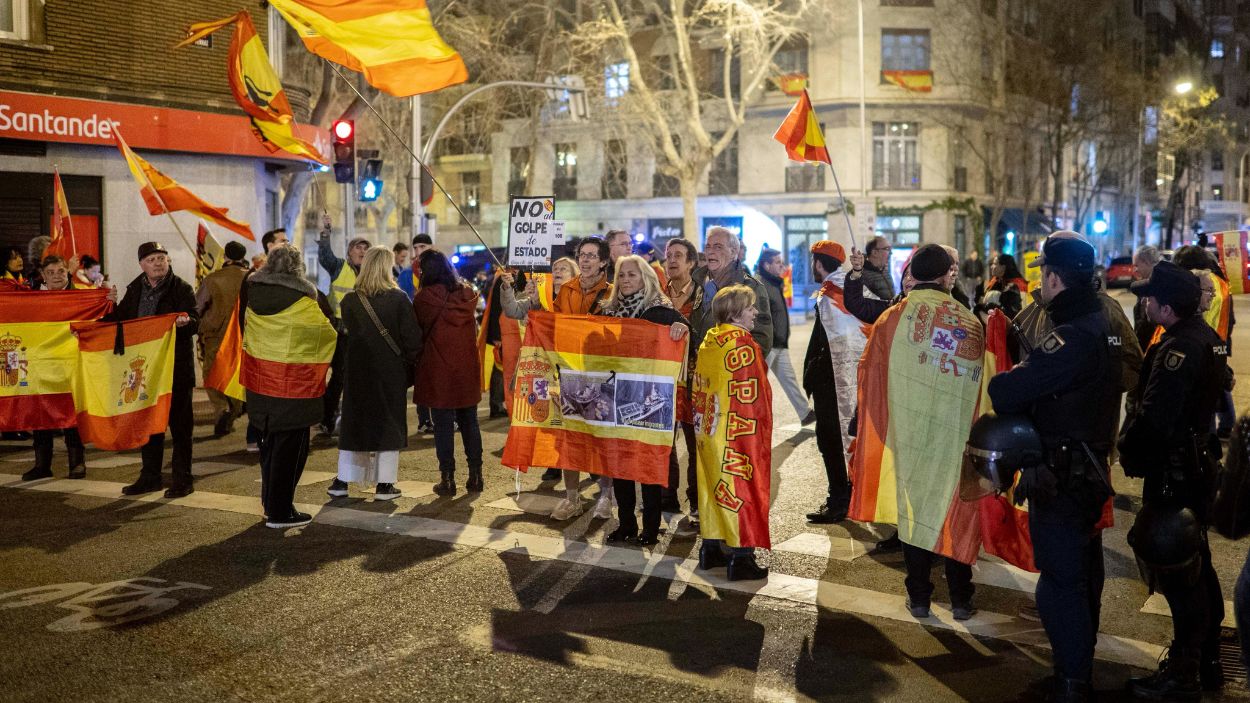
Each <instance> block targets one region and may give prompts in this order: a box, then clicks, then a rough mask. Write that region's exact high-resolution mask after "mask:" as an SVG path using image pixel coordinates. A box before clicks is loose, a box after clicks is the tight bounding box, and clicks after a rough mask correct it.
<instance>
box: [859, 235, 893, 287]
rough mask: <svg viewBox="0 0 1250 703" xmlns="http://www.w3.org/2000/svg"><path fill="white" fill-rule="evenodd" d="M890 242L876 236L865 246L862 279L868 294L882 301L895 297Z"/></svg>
mask: <svg viewBox="0 0 1250 703" xmlns="http://www.w3.org/2000/svg"><path fill="white" fill-rule="evenodd" d="M889 267H890V240H888V239H886V238H885V237H881V236H876V237H873V238H872V239H869V240H868V243H867V244H865V245H864V270H863V273H862V274H861V277H862V278H863V281H864V287H865V288H867V289H868V292H870V293H872V294H873V295H875V296H876V297H877V298H878V299H880V300H890V299H891V298H893V297H894V279H892V278H890V271H889Z"/></svg>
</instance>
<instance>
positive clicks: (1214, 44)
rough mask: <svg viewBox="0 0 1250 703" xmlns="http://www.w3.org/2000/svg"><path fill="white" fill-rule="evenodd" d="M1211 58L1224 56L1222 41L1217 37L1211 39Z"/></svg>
mask: <svg viewBox="0 0 1250 703" xmlns="http://www.w3.org/2000/svg"><path fill="white" fill-rule="evenodd" d="M1211 58H1213V59H1222V58H1224V42H1222V41H1220V40H1219V39H1213V40H1211Z"/></svg>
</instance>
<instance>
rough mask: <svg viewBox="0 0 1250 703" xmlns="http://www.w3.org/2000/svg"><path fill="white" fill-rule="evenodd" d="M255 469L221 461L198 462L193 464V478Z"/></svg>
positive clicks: (245, 465)
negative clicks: (236, 470)
mask: <svg viewBox="0 0 1250 703" xmlns="http://www.w3.org/2000/svg"><path fill="white" fill-rule="evenodd" d="M250 468H253V467H252V466H250V465H247V464H227V463H225V462H221V461H197V462H195V463H194V464H191V475H192V476H212V475H213V474H220V473H225V472H227V471H234V470H235V469H250Z"/></svg>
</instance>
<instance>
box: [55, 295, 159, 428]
mask: <svg viewBox="0 0 1250 703" xmlns="http://www.w3.org/2000/svg"><path fill="white" fill-rule="evenodd" d="M177 317H178V315H177V314H176V313H171V314H168V315H157V316H154V317H140V318H137V319H134V320H126V321H125V322H83V323H78V324H75V325H73V326H72V329H73V331H74V333H75V334H77V335H78V370H77V378H75V380H74V405H75V406H76V408H77V410H78V433H79V434H81V435H82V439H83V441H84V442H91V443H92V444H94V445H95V446H96V447H97V448H99V449H107V450H109V451H120V450H123V449H134V448H135V447H138V446H142V445H144V444H146V443H147V441H148V439H149V438H150V437H151V436H152V435H154V434H160V433H162V432H164V431H165V428H166V427H168V426H169V404H170V397H171V394H172V393H173V389H174V320H175V319H177Z"/></svg>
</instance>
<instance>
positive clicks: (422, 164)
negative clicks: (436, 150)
mask: <svg viewBox="0 0 1250 703" xmlns="http://www.w3.org/2000/svg"><path fill="white" fill-rule="evenodd" d="M322 60H323V61H325V62H326V64H327V65H328V66H329V67H330V70H332V71H334V73H335V75H337V76H338V77H339V78H341V79H342V80H343V82H344V83H346V84H347V87H348V88H351V89H352V92H353V93H355V94H356V97H358V98H360V100H361V102H363V103H364V104H365V105H366V106H367V107H368V108H369V110H370V111H372V112H373V114H374V116H376V117H377V118H378V121H379V122H381V123H382V126H383V127H385V128H386V131H388V132H390V133H391V136H392V137H394V138H395V141H397V142H399V145H400V146H402V147H403V148H404V149H405V150H406V151H407V152H408V153H409V154H411V155H412V158H413V159H414V160H416V162H417V165H418V166H420V167H421V168H422V169H424V170H425V172H426V173H428V174H430V180H431V181H432V182H433V183H434V185H435V186H437V187H438V189H439V190H440V191H442V193H443V195H444V196H446V197H447V202H449V203H451V206H452V207H453V208H455V209H456V213H458V214H459V215H460V220H461V221H462V222H464V223H466V224H468V225H469V229H470V230H471V231H472V232H473V236H475V237H477V241H479V242H481V243H482V246H483V247H485V248H486V253H487V254H488V255H490V258H491V259H492V260H493V261H494V262H495V265H496V266H498V267H499V268H504V265H503V262H501V261H500V260H499V259H498V257H496V256H495V252H493V251H491V248H490V245H489V244H487V243H486V240H485V239H483V238H482V235H481V233H479V232H478V231H477V227H475V226H474V225H473V221H472V220H470V219H469V216H468V215H466V214H464V210H461V209H460V205H459V204H458V203H457V202H456V199H455V198H453V197H451V193H448V192H447V189H446V188H444V187H443V184H442V183H439V182H438V179H437V178H435V177H434V171H433V170H431V169H430V167H429V166H427V165H426V164H425V162H424V161H422V160H421V157H420V156H417V153H416V152H415V151H413V150H412V147H411V146H409V145H408V143H407V142H405V141H404V138H403V137H401V136H399V133H398V132H396V131H395V128H394V127H391V123H389V122H387V121H386V118H385V117H383V116H382V113H380V112H378V110H377V108H375V107H374V106H373V103H371V102H369V99H368V98H366V97H365V96H364V94H363V93H361V92H360V91H359V90H357V89H356V86H354V85H352V82H351V81H349V80H347V76H344V75H343V74H342V72H340V71H339V69H338V67H337V66H335V65H334V62H332V61H329V60H327V59H322ZM418 146H419V145H418ZM412 187H413V188H420V187H421V184H420V182H419V181H418V182H417V183H414V184H412ZM419 197H420V196H418V198H419ZM414 216H415V213H414Z"/></svg>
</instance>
